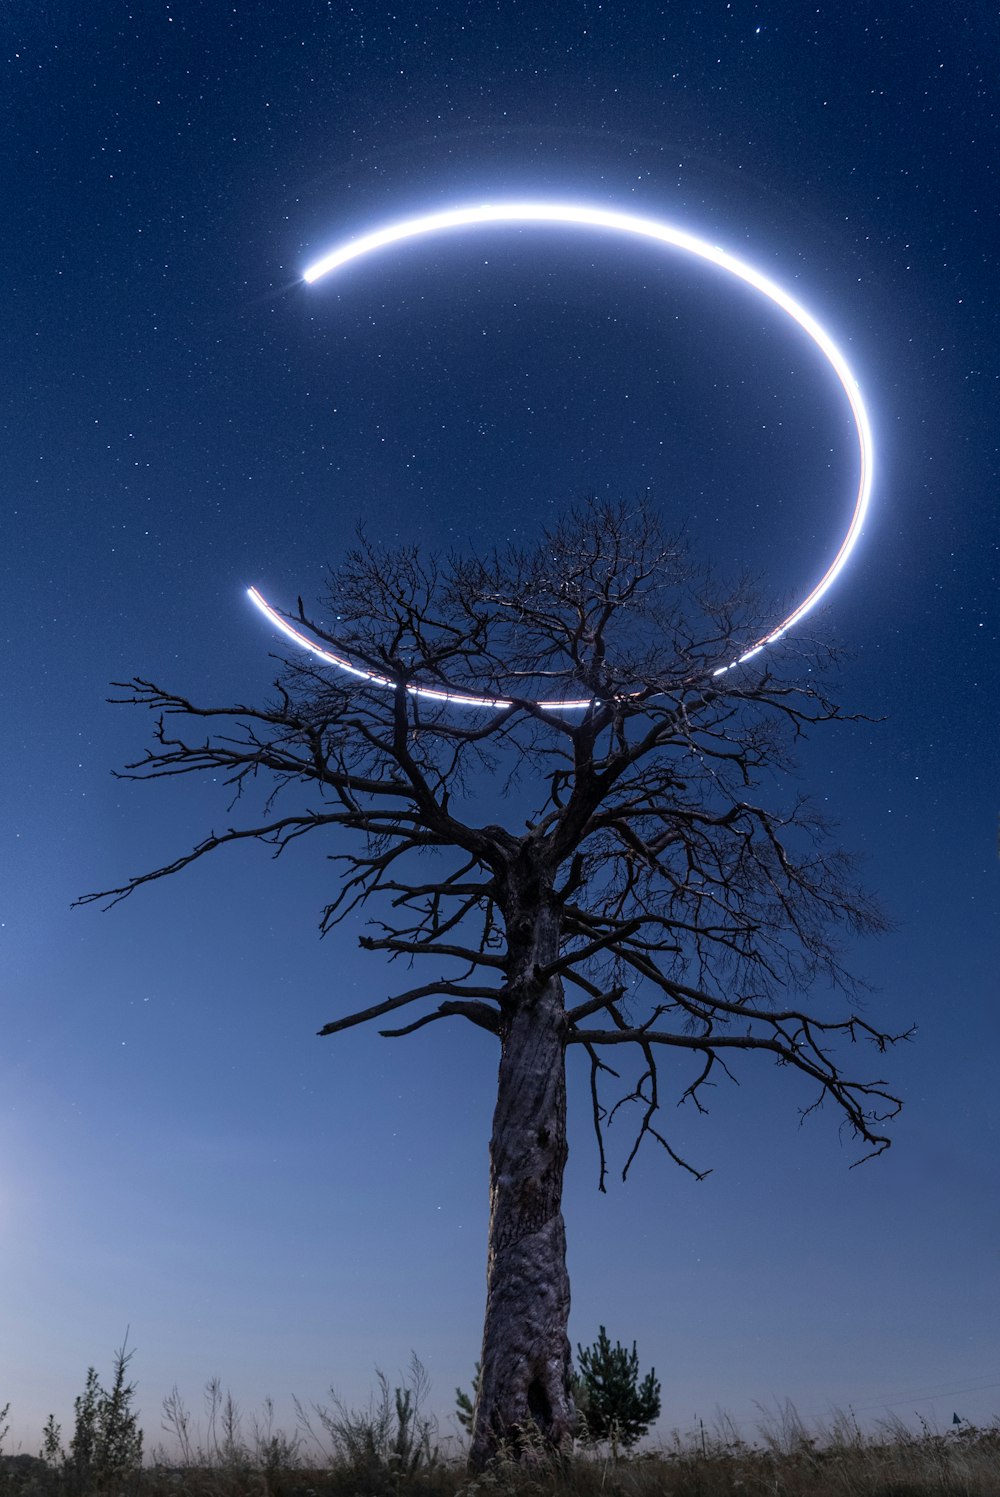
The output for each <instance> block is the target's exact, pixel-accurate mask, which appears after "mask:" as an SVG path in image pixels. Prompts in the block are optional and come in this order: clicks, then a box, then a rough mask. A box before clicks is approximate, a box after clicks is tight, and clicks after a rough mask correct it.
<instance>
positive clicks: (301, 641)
mask: <svg viewBox="0 0 1000 1497" xmlns="http://www.w3.org/2000/svg"><path fill="white" fill-rule="evenodd" d="M531 223H540V224H569V225H571V226H574V227H580V228H593V229H608V230H610V231H611V232H613V233H617V234H630V235H634V236H635V237H637V238H640V239H652V240H656V241H658V242H659V243H661V244H665V245H669V246H670V247H671V248H673V249H678V250H682V251H684V252H685V253H687V254H690V255H693V256H695V258H696V259H699V260H704V261H707V262H708V263H709V264H710V265H715V266H717V267H718V269H720V270H723V271H725V272H726V273H727V274H729V275H731V276H733V277H735V279H736V280H739V281H743V282H744V283H745V284H746V285H748V286H750V287H752V288H753V290H755V291H758V292H759V293H760V294H761V296H763V297H766V298H767V300H768V301H771V302H773V303H774V305H775V306H777V307H780V308H781V310H782V311H783V312H785V313H786V314H787V315H788V316H789V317H790V318H791V319H792V320H793V322H796V323H797V324H798V326H799V327H800V328H801V329H802V331H803V332H804V333H805V334H806V335H807V336H808V337H809V338H811V339H812V341H813V343H815V345H816V347H817V348H818V349H819V350H820V352H821V353H822V354H823V356H824V357H825V358H826V360H827V363H828V364H829V365H830V367H831V369H832V370H833V372H834V374H835V375H836V376H837V379H838V381H839V383H840V386H841V388H842V389H843V392H844V394H845V396H846V397H847V403H848V405H849V406H850V410H851V415H852V417H853V420H854V426H855V431H856V434H857V440H858V451H859V466H858V488H857V494H856V496H855V500H854V510H853V513H852V515H851V520H850V524H849V525H848V528H847V531H846V533H845V535H844V538H843V540H842V541H841V543H840V546H839V547H838V549H837V552H836V555H835V556H834V557H833V560H832V561H831V562H830V564H829V565H828V567H827V569H826V571H825V572H824V573H823V575H822V577H820V579H819V581H818V582H817V583H816V584H815V585H814V587H813V588H812V590H811V591H810V592H809V593H807V594H806V596H805V597H804V598H803V599H802V601H801V602H800V603H798V604H797V605H796V607H795V608H794V609H793V610H792V612H791V613H790V614H788V616H787V617H786V618H784V619H782V620H781V622H780V623H779V624H777V625H775V627H774V628H772V629H771V630H770V631H769V632H768V633H767V634H764V635H762V636H761V637H760V638H759V639H758V640H756V642H755V643H754V644H753V645H752V646H751V647H750V648H749V649H748V650H745V651H744V652H743V654H741V655H739V656H738V657H737V658H736V659H735V660H733V661H731V662H730V663H729V664H728V665H723V666H719V667H718V669H717V670H715V671H713V673H712V674H713V675H715V676H721V675H723V674H724V673H725V672H726V671H730V670H733V669H734V668H735V667H736V666H738V665H742V664H743V662H744V661H746V660H750V659H751V658H752V657H753V656H754V655H757V654H759V653H760V651H761V650H763V649H765V648H766V647H767V646H768V645H770V644H774V643H775V641H776V640H779V639H780V638H781V637H782V635H783V634H786V633H787V632H788V630H789V629H791V628H792V626H793V625H794V624H797V623H798V622H799V620H800V619H802V618H804V617H805V616H806V614H807V613H809V612H810V611H811V610H812V609H813V608H815V607H816V605H817V603H819V601H820V599H821V598H823V597H824V596H825V594H826V593H827V592H828V591H829V590H830V588H831V587H832V586H833V584H834V582H835V581H836V579H837V578H838V577H839V576H840V573H841V572H842V571H843V569H844V567H845V566H846V565H847V561H848V558H849V557H850V554H851V552H852V551H853V550H854V547H855V546H856V544H857V542H858V539H859V537H860V535H861V530H862V527H863V525H864V522H865V517H866V515H867V512H868V506H869V501H870V499H871V490H872V475H873V471H874V467H873V450H874V444H873V441H872V431H871V423H870V421H869V419H868V412H867V411H866V410H865V406H864V402H863V400H862V398H861V392H860V389H859V388H858V382H857V380H856V379H855V377H854V375H853V373H852V372H851V368H850V366H849V364H848V362H847V360H846V358H845V357H844V354H843V352H842V351H841V349H840V348H839V347H838V345H837V344H836V343H835V342H834V340H833V338H832V337H831V336H830V334H829V333H828V332H827V331H826V329H825V328H823V327H822V326H821V325H820V324H819V323H818V322H817V321H816V319H815V317H813V316H812V314H811V313H810V312H807V311H806V309H805V307H803V306H802V304H801V303H800V302H798V301H796V300H795V298H794V297H792V296H790V295H789V294H788V292H787V291H785V290H784V288H783V287H781V286H779V285H778V284H777V282H776V281H772V280H771V279H770V277H769V276H766V275H764V274H763V272H762V271H759V270H757V269H756V267H755V266H753V265H748V264H747V262H746V261H745V260H740V259H738V258H737V257H736V256H735V255H731V254H730V253H729V252H728V250H724V249H720V248H719V246H718V245H714V244H711V243H709V241H708V240H706V239H699V238H698V237H697V236H696V235H694V234H690V233H688V232H687V231H686V230H685V229H680V228H678V227H677V226H676V225H674V224H669V223H663V222H661V221H660V220H658V219H653V218H640V217H638V216H636V215H635V214H632V213H621V212H618V211H617V210H615V209H609V208H597V207H591V206H589V205H587V204H579V203H544V202H543V203H538V202H514V203H482V204H472V205H468V206H465V207H460V208H449V209H446V210H444V211H443V212H439V213H427V214H424V215H422V216H421V217H419V218H408V219H404V220H402V221H401V222H399V223H394V224H389V225H387V226H386V227H385V228H382V229H376V230H375V231H374V232H373V233H371V234H364V235H362V236H361V238H359V239H351V240H349V241H348V242H347V243H346V244H342V245H340V246H338V247H337V248H336V249H333V250H331V251H330V253H329V254H327V255H324V256H322V258H321V259H319V260H316V261H314V262H313V264H312V265H310V266H308V268H307V269H306V271H305V272H304V275H303V279H304V280H305V281H307V282H308V283H310V284H312V283H313V282H315V281H318V280H319V279H320V278H321V277H322V276H325V275H329V274H330V273H331V272H332V271H336V270H339V269H340V268H341V267H342V266H344V265H347V264H349V263H350V262H351V261H352V260H359V259H362V258H363V257H364V256H365V255H369V254H371V253H372V252H373V251H375V250H380V249H385V248H386V247H387V246H388V245H392V244H398V243H399V242H400V241H402V240H404V239H416V238H420V237H423V236H426V235H430V234H437V233H440V232H442V231H445V230H450V229H465V228H471V227H474V226H477V225H480V224H531ZM248 592H249V597H250V599H251V601H252V602H253V603H254V604H255V605H256V606H257V607H258V608H259V609H260V610H261V612H262V613H264V614H265V615H266V616H267V618H268V619H270V621H271V622H272V624H274V625H275V627H276V628H278V629H280V630H281V631H282V632H283V633H284V634H286V635H287V636H288V637H289V638H291V639H293V640H294V641H295V643H296V644H298V645H300V646H301V647H302V648H304V649H307V650H309V651H311V653H313V654H314V655H317V656H319V658H320V659H323V660H325V661H327V662H328V663H329V664H331V665H335V666H336V667H337V668H338V669H339V670H342V671H346V672H348V673H349V674H350V675H354V676H358V677H360V678H362V679H363V680H367V681H370V682H372V683H374V684H375V685H380V686H390V685H391V684H392V683H391V682H390V681H389V680H388V679H386V678H384V677H381V676H379V675H377V674H376V673H375V672H373V671H369V670H364V669H362V668H360V667H358V666H356V665H353V664H352V663H351V662H350V661H348V660H347V659H345V658H342V657H341V656H338V655H335V654H333V653H332V652H331V651H328V650H324V649H322V648H321V647H320V646H319V645H317V644H316V643H315V642H314V641H312V640H310V639H308V638H307V637H306V636H305V635H304V634H302V633H300V632H299V631H298V630H297V629H294V628H293V627H292V626H291V625H290V624H289V623H288V622H287V620H285V619H284V618H282V616H281V614H280V613H278V612H277V610H275V609H274V608H272V607H271V605H270V604H269V603H268V602H267V601H266V600H265V599H264V597H263V596H262V595H261V593H259V592H258V591H257V589H256V588H250V589H249V590H248ZM407 690H408V691H410V692H412V693H413V694H414V695H416V696H422V697H427V698H430V699H432V700H435V701H445V702H453V703H455V704H456V705H461V706H468V707H479V708H504V707H507V706H509V705H510V703H509V702H508V701H507V699H506V698H494V697H487V696H476V695H474V694H467V693H465V692H458V691H454V692H452V691H444V690H438V689H435V688H433V687H428V686H419V685H416V684H412V685H410V686H408V687H407ZM535 705H536V706H538V707H543V708H547V709H552V710H562V711H564V712H566V711H574V710H580V709H582V708H585V707H588V706H590V699H589V698H585V699H582V700H576V701H567V700H560V701H544V702H537V703H536V704H535Z"/></svg>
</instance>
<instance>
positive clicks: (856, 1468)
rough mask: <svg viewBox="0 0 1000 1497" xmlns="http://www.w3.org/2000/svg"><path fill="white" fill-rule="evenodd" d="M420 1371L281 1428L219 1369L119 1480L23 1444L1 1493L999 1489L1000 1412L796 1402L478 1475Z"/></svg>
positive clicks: (980, 1493) (0, 1477)
mask: <svg viewBox="0 0 1000 1497" xmlns="http://www.w3.org/2000/svg"><path fill="white" fill-rule="evenodd" d="M422 1376H423V1373H422V1369H421V1368H420V1366H419V1363H416V1362H415V1363H414V1367H413V1369H412V1370H411V1378H410V1379H409V1380H408V1381H407V1384H406V1386H405V1387H404V1388H403V1389H402V1390H393V1393H392V1395H390V1391H389V1387H388V1384H387V1383H386V1381H385V1380H384V1379H381V1380H380V1384H379V1389H380V1391H379V1392H378V1393H377V1394H376V1396H375V1397H374V1398H373V1400H372V1403H371V1404H370V1406H369V1408H368V1409H367V1410H365V1411H362V1412H357V1411H351V1410H348V1409H346V1408H345V1407H344V1406H343V1405H341V1404H340V1403H338V1402H337V1401H336V1400H334V1402H333V1405H332V1407H326V1408H325V1407H323V1406H321V1405H313V1406H312V1407H311V1408H310V1409H308V1410H306V1409H300V1411H299V1412H300V1428H299V1430H297V1431H296V1433H295V1434H294V1435H293V1436H291V1437H289V1436H287V1435H285V1434H283V1433H281V1432H276V1431H275V1430H274V1429H273V1427H272V1422H271V1410H270V1408H266V1409H265V1410H264V1415H263V1417H262V1418H259V1419H258V1418H256V1417H252V1418H251V1419H250V1420H249V1421H248V1422H247V1425H246V1427H245V1425H244V1421H243V1419H242V1417H241V1415H240V1413H239V1410H238V1409H237V1408H236V1407H235V1405H234V1404H233V1402H232V1400H231V1399H230V1398H228V1397H226V1396H224V1395H223V1394H222V1390H221V1388H220V1386H219V1384H218V1382H216V1381H213V1382H212V1383H210V1384H209V1387H208V1394H209V1398H208V1413H209V1419H208V1427H207V1430H206V1431H205V1433H204V1435H201V1434H199V1436H198V1438H197V1439H196V1438H195V1437H194V1435H193V1433H192V1426H191V1421H190V1419H189V1416H188V1415H187V1413H186V1410H185V1409H184V1406H183V1404H182V1402H181V1400H180V1399H179V1397H178V1396H177V1394H176V1392H175V1393H174V1394H173V1395H171V1397H170V1398H168V1399H167V1400H165V1403H164V1425H165V1429H166V1430H167V1432H168V1434H169V1435H170V1436H171V1441H172V1446H173V1449H172V1451H171V1452H169V1453H168V1452H167V1451H165V1450H164V1449H163V1448H160V1449H159V1450H157V1451H156V1452H155V1453H154V1456H153V1461H152V1464H147V1465H146V1466H145V1467H144V1468H143V1469H142V1470H141V1471H134V1472H131V1473H129V1474H128V1475H127V1476H124V1475H123V1476H122V1477H121V1478H120V1479H119V1480H118V1481H116V1482H115V1484H114V1486H113V1489H112V1487H109V1486H108V1485H107V1484H106V1482H104V1483H101V1484H100V1485H98V1486H94V1485H83V1484H81V1483H80V1482H79V1480H74V1479H73V1476H72V1473H71V1472H70V1471H69V1470H68V1469H60V1468H59V1467H57V1466H54V1465H49V1466H46V1465H45V1463H44V1462H42V1461H37V1460H34V1459H33V1458H31V1457H23V1456H19V1457H5V1458H0V1497H407V1494H411V1497H503V1494H506V1493H510V1494H512V1497H1000V1420H997V1421H994V1423H993V1424H991V1425H990V1426H988V1427H986V1428H974V1427H972V1426H969V1425H963V1426H962V1427H960V1428H959V1429H957V1430H949V1431H948V1432H947V1433H946V1434H941V1433H939V1432H938V1431H937V1430H935V1429H933V1428H931V1427H930V1426H928V1425H926V1424H924V1425H923V1426H922V1427H921V1429H920V1430H919V1432H914V1431H913V1430H911V1429H910V1428H909V1427H908V1426H907V1425H905V1424H904V1423H903V1422H902V1421H898V1420H886V1421H884V1422H883V1423H882V1424H881V1425H880V1426H878V1427H877V1428H876V1429H875V1430H874V1431H869V1432H865V1431H862V1430H861V1429H860V1428H859V1427H858V1425H857V1424H856V1423H855V1421H854V1419H853V1417H852V1416H849V1415H845V1414H838V1415H835V1416H834V1417H833V1418H832V1419H831V1420H830V1421H829V1422H828V1423H827V1424H826V1425H824V1426H822V1427H817V1428H812V1429H810V1428H807V1427H806V1425H805V1424H804V1423H803V1421H802V1420H801V1419H800V1417H799V1415H798V1414H797V1412H796V1410H795V1408H794V1406H793V1405H792V1404H791V1403H789V1404H786V1405H785V1407H784V1408H783V1409H780V1410H778V1411H777V1412H775V1413H771V1414H765V1413H763V1412H762V1419H761V1423H760V1426H759V1430H758V1435H757V1438H756V1439H755V1440H754V1441H753V1442H752V1443H750V1442H748V1441H746V1440H744V1439H743V1438H741V1436H740V1434H739V1432H738V1430H737V1429H736V1427H735V1425H734V1424H733V1423H732V1422H731V1421H730V1420H728V1419H726V1418H725V1417H724V1416H722V1417H720V1418H719V1420H718V1421H717V1423H716V1426H715V1428H714V1430H713V1431H712V1432H711V1434H710V1433H709V1432H708V1431H704V1432H702V1433H700V1434H699V1435H698V1436H697V1437H696V1438H693V1439H692V1438H691V1437H686V1438H685V1437H682V1436H680V1435H679V1434H676V1433H675V1434H674V1435H673V1437H672V1438H671V1439H670V1440H669V1441H668V1442H666V1443H665V1444H662V1445H661V1446H660V1448H659V1449H657V1450H652V1451H647V1452H644V1453H642V1454H637V1455H632V1456H631V1457H627V1458H621V1459H619V1460H617V1461H616V1460H613V1459H612V1458H611V1456H610V1455H609V1454H608V1453H607V1452H606V1451H605V1450H603V1449H597V1450H593V1449H591V1450H586V1449H584V1450H581V1451H579V1453H578V1454H576V1455H575V1456H574V1457H572V1458H571V1459H569V1460H566V1461H564V1462H562V1463H559V1464H555V1463H553V1462H551V1461H549V1460H548V1459H546V1457H545V1456H544V1453H543V1452H542V1451H541V1450H539V1451H538V1452H537V1454H536V1459H535V1460H534V1461H533V1462H532V1463H531V1464H529V1465H527V1466H525V1465H519V1464H516V1463H515V1462H513V1461H509V1462H503V1461H501V1462H499V1463H498V1464H497V1465H496V1466H495V1467H494V1468H493V1469H492V1470H490V1471H489V1472H488V1473H487V1474H485V1475H482V1476H479V1477H475V1478H473V1477H471V1476H470V1475H469V1473H468V1471H467V1470H466V1469H465V1466H464V1462H463V1460H462V1459H461V1458H454V1457H453V1458H448V1457H445V1456H444V1455H442V1454H441V1451H440V1448H439V1446H438V1445H437V1443H436V1441H435V1433H436V1430H435V1426H434V1421H433V1420H431V1419H426V1418H424V1416H423V1415H422V1414H421V1412H420V1394H422V1393H423V1392H424V1391H425V1384H424V1383H423V1382H422V1381H421V1379H422ZM407 1388H409V1389H410V1391H409V1394H407Z"/></svg>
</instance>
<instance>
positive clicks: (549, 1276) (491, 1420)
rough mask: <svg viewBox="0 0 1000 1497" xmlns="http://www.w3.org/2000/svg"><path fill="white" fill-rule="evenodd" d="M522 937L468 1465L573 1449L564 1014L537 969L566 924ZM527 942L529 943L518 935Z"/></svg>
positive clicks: (513, 973)
mask: <svg viewBox="0 0 1000 1497" xmlns="http://www.w3.org/2000/svg"><path fill="white" fill-rule="evenodd" d="M524 924H525V925H526V926H528V927H529V928H528V929H527V930H524V929H523V927H522V932H521V933H516V932H515V931H514V930H512V929H511V925H510V923H508V941H509V943H510V945H509V948H508V949H509V950H510V951H511V953H512V960H511V965H510V967H509V968H508V978H509V980H508V984H507V988H506V995H505V997H506V1002H505V1008H506V1014H505V1022H504V1024H503V1027H502V1032H501V1038H502V1051H501V1057H500V1075H499V1079H498V1082H497V1105H496V1111H495V1112H494V1115H493V1136H492V1138H491V1140H490V1227H489V1256H488V1263H487V1292H486V1321H485V1326H484V1329H483V1351H482V1358H481V1363H482V1366H481V1372H480V1382H479V1393H478V1397H477V1399H476V1413H475V1421H474V1425H473V1436H472V1447H471V1450H470V1452H469V1463H470V1465H471V1466H472V1468H473V1469H474V1470H482V1469H483V1467H484V1466H485V1465H486V1464H487V1463H488V1462H489V1461H490V1460H491V1459H492V1458H493V1457H494V1456H495V1455H496V1454H497V1452H498V1448H499V1446H500V1445H501V1443H502V1444H504V1445H505V1446H506V1447H507V1449H509V1450H511V1451H512V1452H513V1453H515V1454H516V1455H517V1456H518V1457H519V1458H524V1457H525V1456H527V1455H529V1454H530V1450H531V1448H532V1446H534V1448H536V1449H537V1447H538V1445H539V1443H543V1444H544V1445H545V1446H546V1447H548V1448H549V1449H550V1450H553V1451H563V1450H566V1449H568V1448H569V1447H570V1445H571V1444H572V1439H573V1428H574V1425H575V1417H576V1416H575V1410H574V1407H573V1398H572V1394H571V1392H570V1344H569V1337H568V1335H567V1322H568V1320H569V1275H568V1273H567V1271H566V1230H565V1227H564V1224H563V1218H562V1181H563V1170H564V1168H565V1165H566V1153H567V1149H566V1045H565V1033H566V1017H565V1010H564V1007H563V994H562V983H561V981H560V980H559V979H558V978H553V979H551V980H550V981H548V982H547V983H544V984H542V983H540V982H539V981H538V979H537V978H536V977H535V972H536V971H537V969H538V967H541V966H544V965H545V964H546V962H550V961H552V960H553V959H554V958H555V956H556V954H557V951H558V941H559V918H558V915H557V913H556V911H555V910H553V909H551V908H547V909H546V908H544V907H543V908H542V909H539V908H538V907H537V906H536V907H535V909H534V910H532V911H531V914H530V916H529V917H528V918H527V919H526V920H525V922H524ZM518 934H520V935H522V936H523V939H516V947H517V948H519V949H517V950H515V937H516V935H518Z"/></svg>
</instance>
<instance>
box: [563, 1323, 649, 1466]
mask: <svg viewBox="0 0 1000 1497" xmlns="http://www.w3.org/2000/svg"><path fill="white" fill-rule="evenodd" d="M577 1356H578V1358H579V1363H580V1372H579V1383H580V1386H581V1391H582V1395H583V1396H582V1397H581V1398H580V1400H579V1401H580V1403H581V1405H583V1409H582V1418H583V1420H584V1422H585V1425H586V1430H587V1438H588V1439H590V1440H593V1441H595V1442H600V1441H602V1440H608V1441H610V1443H611V1448H612V1451H613V1452H614V1455H615V1457H616V1458H617V1455H618V1447H619V1446H621V1447H623V1448H624V1449H626V1450H628V1449H629V1448H630V1447H631V1446H632V1445H634V1444H635V1443H636V1441H637V1440H640V1439H641V1438H642V1436H643V1435H644V1434H645V1433H646V1432H647V1430H648V1429H649V1426H650V1425H651V1424H652V1422H653V1420H654V1419H655V1418H656V1417H657V1415H658V1414H659V1412H660V1384H659V1382H658V1381H657V1378H656V1369H655V1368H653V1369H652V1370H651V1371H650V1372H648V1373H647V1374H646V1376H645V1377H644V1378H643V1379H642V1382H641V1383H640V1381H639V1355H638V1352H637V1351H636V1347H635V1342H634V1341H633V1343H632V1350H631V1351H630V1352H628V1351H626V1350H625V1348H624V1347H623V1346H622V1345H621V1343H620V1342H618V1341H616V1342H615V1344H614V1346H612V1345H611V1342H610V1341H609V1340H608V1334H607V1331H606V1330H605V1329H604V1327H603V1326H601V1328H600V1334H599V1336H598V1338H597V1340H596V1341H595V1343H594V1345H593V1346H592V1347H590V1348H589V1349H585V1348H584V1347H582V1346H577Z"/></svg>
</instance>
